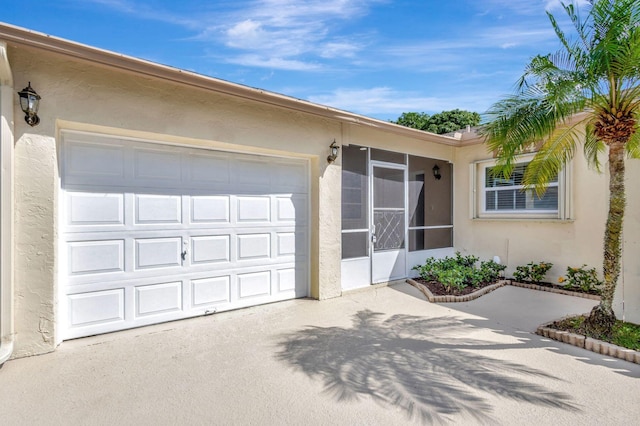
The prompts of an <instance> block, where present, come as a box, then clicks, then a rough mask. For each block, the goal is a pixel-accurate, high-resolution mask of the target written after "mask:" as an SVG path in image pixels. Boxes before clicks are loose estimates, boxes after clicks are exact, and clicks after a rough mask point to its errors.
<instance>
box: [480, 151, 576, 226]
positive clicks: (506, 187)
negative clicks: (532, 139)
mask: <svg viewBox="0 0 640 426" xmlns="http://www.w3.org/2000/svg"><path fill="white" fill-rule="evenodd" d="M531 158H532V155H528V156H524V157H522V158H521V159H520V161H519V162H518V164H517V165H516V166H515V167H514V170H513V172H512V173H511V176H510V177H509V179H505V178H504V177H501V176H495V175H494V174H493V173H492V171H493V169H494V167H495V161H483V162H479V163H476V164H474V165H473V168H474V170H473V173H474V175H475V178H476V191H474V194H476V195H479V196H478V197H476V199H475V203H474V206H475V209H474V217H476V218H532V219H536V218H539V219H545V218H547V219H568V218H569V215H568V208H567V207H568V205H567V188H566V183H565V182H566V173H567V171H566V170H562V171H561V172H560V174H559V175H558V176H556V177H555V178H554V179H553V180H552V181H551V182H550V183H549V185H548V187H547V191H546V192H545V193H544V194H543V195H542V196H538V195H537V194H536V193H535V190H533V189H525V188H524V185H523V178H524V174H525V171H526V170H527V166H528V165H529V164H530V162H531Z"/></svg>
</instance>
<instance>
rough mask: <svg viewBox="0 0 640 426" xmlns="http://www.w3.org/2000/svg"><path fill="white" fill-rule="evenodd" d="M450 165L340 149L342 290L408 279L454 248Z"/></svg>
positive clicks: (362, 149) (381, 152)
mask: <svg viewBox="0 0 640 426" xmlns="http://www.w3.org/2000/svg"><path fill="white" fill-rule="evenodd" d="M452 201H453V198H452V165H451V164H450V163H448V162H446V161H443V160H437V159H433V158H427V157H419V156H414V155H407V154H402V153H397V152H392V151H385V150H380V149H374V148H367V147H360V146H355V145H350V146H344V147H343V159H342V277H343V278H342V287H343V289H350V288H358V287H363V286H366V285H370V284H376V283H381V282H387V281H393V280H397V279H402V278H406V277H407V276H409V275H410V270H411V268H412V267H413V266H415V265H416V264H418V263H421V262H423V261H424V259H425V258H426V257H429V256H431V255H434V254H435V253H436V252H438V251H439V250H442V249H450V248H451V247H452V246H453V219H452V217H453V209H452Z"/></svg>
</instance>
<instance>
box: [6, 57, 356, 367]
mask: <svg viewBox="0 0 640 426" xmlns="http://www.w3.org/2000/svg"><path fill="white" fill-rule="evenodd" d="M9 59H10V63H11V67H12V70H13V74H14V77H15V87H18V86H19V87H20V88H22V87H24V86H26V85H27V82H28V81H31V84H32V86H33V87H34V88H35V89H36V90H37V91H38V93H39V94H40V95H41V96H42V101H41V107H40V112H39V116H40V118H41V123H40V125H38V126H37V127H33V128H31V127H29V126H28V125H27V124H26V123H25V122H24V121H23V120H22V119H21V117H22V116H23V114H22V113H21V111H20V109H19V105H18V98H17V96H16V97H15V100H14V101H15V104H14V111H15V116H16V117H17V118H19V119H16V120H15V141H16V142H15V156H16V164H15V174H16V179H15V181H16V186H15V190H16V191H15V193H16V195H15V205H14V209H15V210H14V211H15V217H16V219H15V235H16V238H15V250H16V262H15V281H14V283H15V301H14V302H15V303H14V308H15V312H14V317H15V343H16V345H15V350H14V356H15V357H20V356H27V355H33V354H38V353H44V352H47V351H51V350H53V349H54V348H55V346H56V344H57V343H59V338H58V336H57V334H56V324H57V318H58V315H59V312H58V309H57V300H56V299H57V297H56V296H57V292H58V287H57V286H58V282H57V275H56V274H57V271H56V264H57V263H56V262H57V257H56V255H57V254H56V250H57V247H56V232H57V226H56V223H57V220H58V217H57V210H58V209H57V204H58V191H59V171H58V155H57V154H58V152H57V147H56V139H57V136H58V135H59V131H60V130H62V129H75V130H86V131H97V132H104V133H109V134H117V135H121V136H130V137H138V138H143V139H149V140H157V141H161V142H165V143H172V144H182V145H187V146H209V147H212V148H220V149H229V150H234V151H246V152H252V153H266V154H276V155H278V154H281V155H287V156H296V157H301V158H306V159H308V160H309V161H310V164H311V191H312V193H311V212H312V217H311V221H312V235H311V244H312V247H311V257H312V259H313V260H312V262H311V263H312V264H311V295H312V296H313V297H316V298H320V299H326V298H330V297H336V296H339V295H340V294H341V288H340V268H339V265H340V239H339V236H340V199H339V198H340V166H339V164H340V161H339V160H338V161H337V162H336V163H334V164H332V165H329V164H327V161H326V157H327V155H328V146H329V144H330V143H331V141H332V140H333V139H334V138H335V139H336V140H337V141H338V143H341V140H342V133H343V129H342V125H341V124H340V123H338V122H335V121H331V120H328V119H325V118H320V117H315V116H311V115H308V114H304V113H298V112H293V111H290V110H284V109H281V108H277V107H273V106H268V105H264V104H257V103H255V102H251V101H248V100H243V99H238V98H233V97H230V96H227V95H220V94H216V93H212V92H208V91H205V90H201V89H197V88H193V87H188V86H185V85H180V84H177V83H169V82H166V81H160V80H157V79H154V78H150V77H144V76H137V75H133V74H129V73H123V72H118V71H114V70H111V69H108V68H106V67H102V66H97V65H92V64H89V63H87V62H81V61H75V60H70V59H69V58H63V57H60V56H57V55H54V54H49V53H45V52H42V51H36V50H31V49H27V48H20V49H17V48H15V47H12V46H10V47H9ZM16 90H17V89H16ZM320 200H323V202H320Z"/></svg>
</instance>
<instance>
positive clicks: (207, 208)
mask: <svg viewBox="0 0 640 426" xmlns="http://www.w3.org/2000/svg"><path fill="white" fill-rule="evenodd" d="M229 217H230V213H229V197H228V196H198V195H195V196H192V197H191V223H196V224H200V223H216V224H223V223H229Z"/></svg>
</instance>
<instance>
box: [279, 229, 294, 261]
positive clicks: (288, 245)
mask: <svg viewBox="0 0 640 426" xmlns="http://www.w3.org/2000/svg"><path fill="white" fill-rule="evenodd" d="M276 239H277V245H276V256H278V257H282V256H293V255H295V254H296V234H295V232H280V233H278V234H276Z"/></svg>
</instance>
